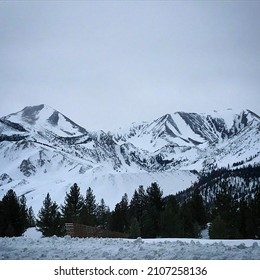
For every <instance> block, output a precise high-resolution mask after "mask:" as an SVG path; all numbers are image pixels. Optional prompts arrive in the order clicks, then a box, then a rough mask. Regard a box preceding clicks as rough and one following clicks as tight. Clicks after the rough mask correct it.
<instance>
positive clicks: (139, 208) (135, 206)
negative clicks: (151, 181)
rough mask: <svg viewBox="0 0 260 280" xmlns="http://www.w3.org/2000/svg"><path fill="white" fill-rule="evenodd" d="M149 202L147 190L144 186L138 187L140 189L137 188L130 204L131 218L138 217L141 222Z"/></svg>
mask: <svg viewBox="0 0 260 280" xmlns="http://www.w3.org/2000/svg"><path fill="white" fill-rule="evenodd" d="M146 203H147V196H146V194H145V190H144V187H143V186H139V187H138V191H137V190H135V191H134V194H133V197H132V199H131V201H130V205H129V213H130V217H131V218H134V217H135V218H136V219H137V221H138V222H139V223H140V220H141V217H142V215H143V212H144V210H145V207H146Z"/></svg>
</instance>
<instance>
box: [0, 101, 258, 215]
mask: <svg viewBox="0 0 260 280" xmlns="http://www.w3.org/2000/svg"><path fill="white" fill-rule="evenodd" d="M259 143H260V118H259V116H257V115H256V114H255V113H253V112H251V111H249V110H244V111H242V112H239V113H235V112H233V111H232V110H230V109H229V110H226V111H223V112H213V114H212V115H207V114H197V113H184V112H177V113H174V114H171V115H170V114H167V115H164V116H162V117H160V118H157V119H156V120H154V121H152V122H141V123H140V124H133V125H132V126H131V127H130V128H127V129H119V130H118V131H116V132H107V133H106V132H104V131H96V132H91V131H88V130H87V129H85V128H83V127H81V126H79V125H77V124H76V123H74V122H73V121H72V120H70V119H69V118H68V117H66V116H64V115H63V114H62V113H60V112H58V111H56V110H54V109H53V108H51V107H49V106H47V105H38V106H31V107H25V108H24V109H23V110H21V111H19V112H17V113H13V114H10V115H8V116H5V117H2V118H1V119H0V198H1V197H2V196H3V195H4V194H5V193H6V192H7V190H8V189H10V188H13V189H14V190H15V192H16V193H17V194H18V195H22V194H25V195H26V197H27V203H28V205H30V206H33V209H34V210H35V211H36V212H37V211H38V210H39V208H40V207H41V205H42V201H43V199H44V197H45V196H46V194H47V192H49V193H50V194H51V197H52V199H53V200H55V201H57V203H58V204H59V203H63V201H64V197H65V193H66V192H67V191H69V188H70V187H71V186H72V184H73V183H75V182H77V184H78V185H79V187H80V188H81V191H82V194H84V193H85V191H86V189H87V188H88V187H91V188H92V189H93V190H94V193H95V195H96V198H97V200H100V199H101V198H104V199H105V202H106V203H107V204H108V205H109V206H110V207H113V206H114V205H115V203H117V202H119V201H120V199H121V197H122V195H123V194H124V193H127V194H128V195H129V197H131V196H132V194H133V192H134V190H135V189H137V188H138V186H139V185H144V186H145V187H146V186H148V185H150V184H151V182H154V181H157V182H158V183H159V185H160V186H161V187H162V189H163V191H164V195H168V194H171V193H176V192H177V191H180V190H182V189H185V188H187V187H189V186H190V185H191V183H192V182H194V181H195V180H196V179H197V175H196V174H197V173H196V171H197V172H198V171H201V170H202V169H207V168H208V169H209V168H211V167H212V166H218V167H222V166H225V167H226V166H228V165H230V166H232V165H233V164H234V163H236V162H240V161H243V162H245V164H254V163H259V162H260V161H259V159H260V158H259V157H260V156H259V153H260V144H259Z"/></svg>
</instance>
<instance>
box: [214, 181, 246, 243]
mask: <svg viewBox="0 0 260 280" xmlns="http://www.w3.org/2000/svg"><path fill="white" fill-rule="evenodd" d="M229 189H230V186H229V185H228V183H227V182H226V181H223V182H222V183H221V185H220V192H219V193H218V194H217V195H216V199H215V201H214V208H213V210H212V218H213V222H212V228H213V229H215V227H213V226H214V219H216V218H217V222H221V225H222V221H223V222H224V224H225V225H226V227H227V229H226V231H225V233H226V235H225V236H223V234H221V238H229V239H233V238H241V233H240V232H239V218H238V210H237V209H238V204H237V203H236V201H235V200H234V199H233V198H232V196H231V194H230V192H229ZM213 229H212V230H211V232H212V231H213ZM213 236H216V234H215V233H213Z"/></svg>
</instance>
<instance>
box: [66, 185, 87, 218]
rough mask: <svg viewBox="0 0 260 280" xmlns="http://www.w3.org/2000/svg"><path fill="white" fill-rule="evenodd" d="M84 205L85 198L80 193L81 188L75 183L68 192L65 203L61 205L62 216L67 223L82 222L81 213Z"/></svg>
mask: <svg viewBox="0 0 260 280" xmlns="http://www.w3.org/2000/svg"><path fill="white" fill-rule="evenodd" d="M83 206H84V198H83V196H82V195H81V194H80V188H79V187H78V185H77V184H76V183H75V184H74V185H73V186H72V187H71V188H70V192H69V193H66V197H65V201H64V205H62V206H61V212H62V217H63V219H64V222H65V223H66V222H67V223H78V222H80V215H81V213H82V212H81V211H82V208H83Z"/></svg>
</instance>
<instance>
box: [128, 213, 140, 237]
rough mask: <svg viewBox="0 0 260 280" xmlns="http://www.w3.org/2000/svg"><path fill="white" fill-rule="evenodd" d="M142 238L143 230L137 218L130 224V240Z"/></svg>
mask: <svg viewBox="0 0 260 280" xmlns="http://www.w3.org/2000/svg"><path fill="white" fill-rule="evenodd" d="M140 236H141V229H140V225H139V222H138V221H137V218H135V217H134V218H133V219H132V220H131V223H130V228H129V237H130V238H137V237H140Z"/></svg>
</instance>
